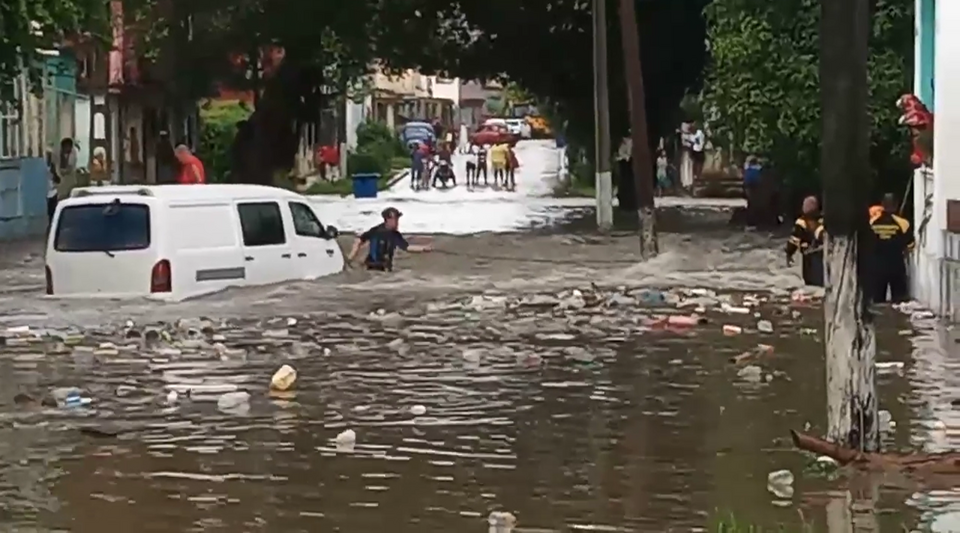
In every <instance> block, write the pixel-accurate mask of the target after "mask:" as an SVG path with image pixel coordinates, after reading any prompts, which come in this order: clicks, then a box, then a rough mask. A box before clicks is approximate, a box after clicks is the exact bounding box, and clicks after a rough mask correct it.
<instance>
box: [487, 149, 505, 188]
mask: <svg viewBox="0 0 960 533" xmlns="http://www.w3.org/2000/svg"><path fill="white" fill-rule="evenodd" d="M509 161H510V148H509V147H508V146H507V145H506V143H500V144H496V145H494V146H493V147H492V148H490V164H491V166H493V183H494V184H495V185H499V184H500V183H505V182H506V179H507V163H508V162H509Z"/></svg>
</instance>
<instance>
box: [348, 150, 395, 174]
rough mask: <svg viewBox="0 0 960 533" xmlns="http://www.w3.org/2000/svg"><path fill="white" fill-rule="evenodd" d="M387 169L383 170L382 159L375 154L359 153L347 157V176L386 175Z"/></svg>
mask: <svg viewBox="0 0 960 533" xmlns="http://www.w3.org/2000/svg"><path fill="white" fill-rule="evenodd" d="M388 172H389V168H384V164H383V158H382V157H381V156H380V154H377V153H376V152H363V151H359V152H356V153H352V154H350V155H349V156H347V175H348V176H353V175H355V174H379V175H381V176H383V175H386V174H387V173H388Z"/></svg>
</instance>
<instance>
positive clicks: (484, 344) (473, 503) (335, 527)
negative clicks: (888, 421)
mask: <svg viewBox="0 0 960 533" xmlns="http://www.w3.org/2000/svg"><path fill="white" fill-rule="evenodd" d="M553 153H554V152H553V151H552V150H549V149H548V147H547V146H545V145H543V144H537V143H534V144H532V145H527V146H526V147H524V148H523V150H521V151H520V154H519V156H520V158H521V162H522V163H524V165H525V169H526V170H525V172H524V173H523V174H522V175H521V176H520V177H519V178H518V182H519V183H518V191H517V192H516V193H506V192H494V191H485V192H476V193H474V192H467V191H466V190H460V188H458V189H454V190H450V191H429V192H427V193H424V196H423V197H417V196H416V195H414V194H413V193H412V192H410V191H409V190H403V189H402V187H403V185H402V184H401V185H400V188H397V189H395V190H393V191H391V192H388V193H387V194H386V195H385V196H384V197H382V198H380V199H377V200H373V201H364V200H352V199H343V200H332V199H318V200H317V201H318V202H319V203H321V204H322V208H321V212H324V213H326V212H329V213H330V215H329V220H330V222H328V223H330V224H334V225H337V226H338V227H340V228H341V229H344V230H345V231H349V232H354V231H358V230H362V229H364V228H365V227H367V226H370V225H373V224H375V223H376V222H377V220H376V219H377V213H379V211H380V209H382V208H383V207H385V206H386V205H388V204H389V205H395V206H396V207H398V208H400V209H401V210H402V211H403V212H404V218H403V219H402V223H401V224H402V229H404V230H405V231H406V232H409V233H411V234H430V235H431V237H430V238H431V239H432V241H433V244H434V246H435V248H436V249H437V251H436V252H435V253H433V254H429V255H403V256H402V257H401V258H400V260H399V261H398V264H397V271H396V272H394V273H392V274H375V273H369V272H366V271H359V270H350V271H347V272H344V273H342V274H340V275H337V276H333V277H331V278H328V279H323V280H319V281H316V282H299V283H292V284H286V285H281V286H274V287H264V288H257V289H248V290H247V289H245V290H231V291H227V292H225V293H222V294H218V295H215V296H212V297H209V298H204V299H200V300H195V301H188V302H180V303H176V304H157V303H153V302H147V301H125V302H115V301H110V302H105V301H102V300H101V301H97V300H54V299H47V298H45V297H43V296H42V295H41V293H42V286H41V285H42V283H43V273H42V264H43V261H42V249H41V247H40V246H39V245H37V244H29V243H28V244H17V245H13V247H12V248H11V249H12V250H15V251H14V253H11V254H5V258H4V259H0V262H3V263H2V265H0V266H2V267H3V268H2V270H0V281H2V282H3V287H6V289H4V290H2V291H0V315H2V316H0V337H3V338H5V339H6V340H5V341H3V342H0V354H2V355H3V357H0V391H3V393H2V394H0V420H2V423H0V495H2V498H0V516H2V517H3V519H4V521H5V524H9V527H10V528H12V529H19V530H27V529H33V530H43V531H98V532H103V533H113V532H117V533H120V532H128V531H146V532H169V531H230V532H237V531H271V532H273V531H276V532H284V533H285V532H296V531H304V532H307V531H343V532H366V531H378V530H380V529H382V527H383V524H384V523H389V524H390V527H389V529H390V531H397V532H402V533H406V532H411V533H412V532H418V533H422V532H425V531H431V532H432V531H436V532H440V531H443V532H460V531H463V532H467V531H486V530H487V528H488V523H487V519H488V516H490V514H491V512H493V511H505V512H509V513H512V514H513V515H514V516H515V518H516V521H517V531H528V532H529V531H642V532H646V531H650V532H665V531H696V530H700V529H710V527H711V523H712V522H713V521H714V520H715V519H718V518H724V517H727V516H730V515H731V514H733V515H735V516H736V517H737V520H738V522H746V523H754V524H761V525H764V526H768V527H772V526H775V525H776V524H780V523H782V524H786V525H787V526H788V529H787V531H795V530H796V531H799V530H800V529H799V528H800V527H801V526H802V525H803V524H805V523H806V524H813V525H814V527H815V531H834V530H833V529H828V528H827V519H828V512H827V509H828V507H830V505H831V502H833V501H840V500H842V499H844V498H846V497H847V496H846V495H847V493H846V488H847V486H848V485H849V483H847V478H848V477H850V476H849V474H850V473H847V472H841V475H840V476H839V479H835V478H832V477H827V476H823V475H815V474H813V473H811V472H810V468H809V465H810V463H811V462H812V458H809V457H806V456H804V455H803V454H801V453H800V452H797V451H795V450H794V449H792V445H791V443H790V441H789V435H788V431H789V430H790V429H798V430H803V429H805V428H809V431H810V432H812V433H815V434H819V433H821V432H822V430H823V428H824V426H825V406H824V404H825V396H826V395H825V392H824V367H823V350H822V347H821V341H822V339H821V337H820V335H821V334H822V331H823V327H822V326H823V325H822V321H823V314H822V310H821V309H820V307H819V305H818V304H816V303H815V302H813V303H811V302H799V303H798V302H791V290H792V289H793V288H795V287H796V286H797V285H799V284H800V279H799V276H798V269H796V268H792V269H787V268H785V267H784V266H783V258H782V252H781V251H780V250H781V249H780V247H781V245H782V241H781V240H779V238H774V237H772V236H770V235H766V234H761V233H753V232H746V233H745V232H743V231H741V230H734V229H729V228H727V226H726V220H727V218H729V214H728V212H727V211H725V210H724V209H723V205H724V204H723V203H721V202H717V203H714V204H712V205H711V204H710V203H709V202H701V203H700V204H701V205H696V206H688V207H687V208H685V209H681V208H678V207H671V206H670V205H669V204H670V202H677V201H676V200H669V201H668V202H665V203H664V205H663V207H662V209H661V210H660V214H661V224H662V226H661V230H662V233H661V248H662V250H663V253H662V254H661V256H660V257H658V258H657V259H655V260H652V261H650V262H647V263H643V264H640V263H637V262H636V256H635V253H636V249H637V242H636V238H635V237H633V236H631V235H625V234H615V235H613V236H598V235H596V234H594V233H593V232H591V231H589V228H590V227H591V224H592V216H593V215H592V211H591V210H590V208H589V207H588V206H586V205H584V202H582V201H580V200H579V199H575V200H576V201H570V200H566V201H558V200H554V199H551V198H549V197H548V195H549V192H550V190H551V187H550V186H548V185H549V183H550V181H549V180H551V179H554V177H552V175H551V172H554V173H555V170H554V168H555V167H551V165H553V164H555V163H551V160H550V157H551V154H553ZM538 154H539V155H538ZM525 187H529V188H527V189H525ZM470 194H474V195H477V196H478V198H477V199H476V200H474V199H473V198H472V197H470V196H469V195H470ZM443 195H447V197H444V196H443ZM511 195H512V196H511ZM586 203H587V204H589V201H587V202H586ZM487 204H488V205H489V208H488V207H484V205H487ZM704 204H705V205H704ZM324 222H327V221H324ZM520 230H524V231H520ZM350 240H351V238H349V237H347V238H344V239H343V240H342V242H341V245H342V246H348V245H349V243H350ZM693 314H696V315H697V317H693V316H692V315H693ZM671 316H673V317H682V318H678V319H677V321H676V322H673V323H671V322H670V318H669V317H671ZM684 321H687V322H684ZM764 321H767V322H768V323H764ZM929 322H930V321H929V320H924V319H923V317H922V315H919V314H918V315H917V316H914V317H913V320H907V318H906V317H905V316H904V315H903V314H901V313H898V312H895V311H893V310H890V309H885V310H883V312H882V313H881V316H880V318H879V323H878V337H879V340H878V346H879V353H878V361H881V362H884V363H897V362H899V363H903V365H902V368H898V366H897V365H885V366H884V369H883V370H882V371H880V372H878V380H879V383H878V387H879V391H880V398H881V399H880V408H881V409H883V410H886V411H889V413H890V415H891V417H892V420H893V421H894V422H895V425H891V426H890V427H888V428H887V431H885V433H884V442H885V446H886V447H887V448H888V449H895V448H906V447H917V448H926V449H931V450H942V449H950V448H956V447H957V443H958V442H960V441H958V437H960V432H958V428H960V411H957V410H956V409H955V408H954V407H953V405H952V403H951V401H952V400H954V399H955V398H956V394H955V393H954V391H956V390H957V386H958V383H957V382H956V379H955V378H954V377H953V376H954V375H956V374H957V372H956V370H957V368H958V366H957V363H956V361H957V357H956V355H955V354H954V353H951V352H950V351H949V350H948V349H947V348H952V347H953V346H954V340H953V338H952V337H950V332H946V331H944V330H942V329H937V328H936V326H935V325H934V324H930V323H929ZM678 324H679V325H678ZM724 326H727V327H726V328H725V327H724ZM725 330H726V332H725ZM944 347H947V348H944ZM745 352H750V353H751V354H752V355H751V356H750V357H748V358H747V359H748V360H741V361H740V362H739V363H733V362H731V358H734V357H736V356H738V355H741V354H744V353H745ZM285 364H286V365H290V366H292V367H293V368H295V369H296V372H297V379H296V383H295V384H294V386H293V388H292V389H291V390H289V391H284V392H277V391H273V392H271V391H270V390H269V385H270V378H271V375H272V374H273V373H274V372H275V371H276V370H277V369H278V368H280V367H281V366H282V365H285ZM69 387H76V388H78V389H79V390H77V391H75V392H76V395H73V394H68V393H69V392H71V391H68V390H67V389H66V388H69ZM242 393H247V394H248V395H249V397H247V396H245V395H244V394H242ZM71 398H72V399H71ZM782 469H788V470H790V471H791V472H792V473H793V474H794V476H795V477H796V481H795V483H794V484H793V485H794V486H795V489H796V490H795V492H793V491H791V492H793V493H792V494H791V495H783V494H781V495H777V494H774V493H772V492H771V491H770V490H768V488H767V485H768V474H770V472H773V471H776V470H782ZM883 483H884V486H883V487H882V489H881V490H880V497H879V499H878V501H877V502H876V509H877V511H878V518H877V520H878V521H879V523H880V525H881V527H880V529H879V530H882V531H902V530H904V528H906V529H907V530H910V528H913V527H915V526H916V525H917V524H918V523H923V524H926V525H928V526H930V528H931V530H933V531H958V530H960V518H957V516H960V493H958V492H954V491H951V490H944V489H943V487H937V490H932V489H929V488H926V487H919V486H917V485H915V484H912V483H911V482H909V481H907V480H889V479H885V480H884V481H883ZM952 513H955V514H952ZM842 531H846V530H842Z"/></svg>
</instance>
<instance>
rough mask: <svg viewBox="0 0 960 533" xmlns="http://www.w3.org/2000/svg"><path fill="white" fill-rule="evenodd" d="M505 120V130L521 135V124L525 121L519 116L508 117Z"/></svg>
mask: <svg viewBox="0 0 960 533" xmlns="http://www.w3.org/2000/svg"><path fill="white" fill-rule="evenodd" d="M505 122H506V123H507V131H509V132H510V133H512V134H514V135H517V136H521V137H522V136H523V125H524V124H526V122H527V121H525V120H523V119H521V118H508V119H507V120H506V121H505Z"/></svg>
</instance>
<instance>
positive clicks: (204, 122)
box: [197, 103, 250, 183]
mask: <svg viewBox="0 0 960 533" xmlns="http://www.w3.org/2000/svg"><path fill="white" fill-rule="evenodd" d="M249 116H250V109H249V108H247V107H246V106H245V105H243V104H239V103H229V104H219V103H211V105H209V106H208V107H206V108H204V109H201V111H200V143H199V146H198V147H197V156H198V157H199V158H200V160H201V161H203V164H204V167H205V168H206V171H207V179H208V180H209V181H210V182H211V183H225V182H227V178H228V176H229V173H230V147H231V144H232V143H233V138H234V137H235V136H236V134H237V123H238V122H240V121H242V120H246V119H247V118H248V117H249Z"/></svg>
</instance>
